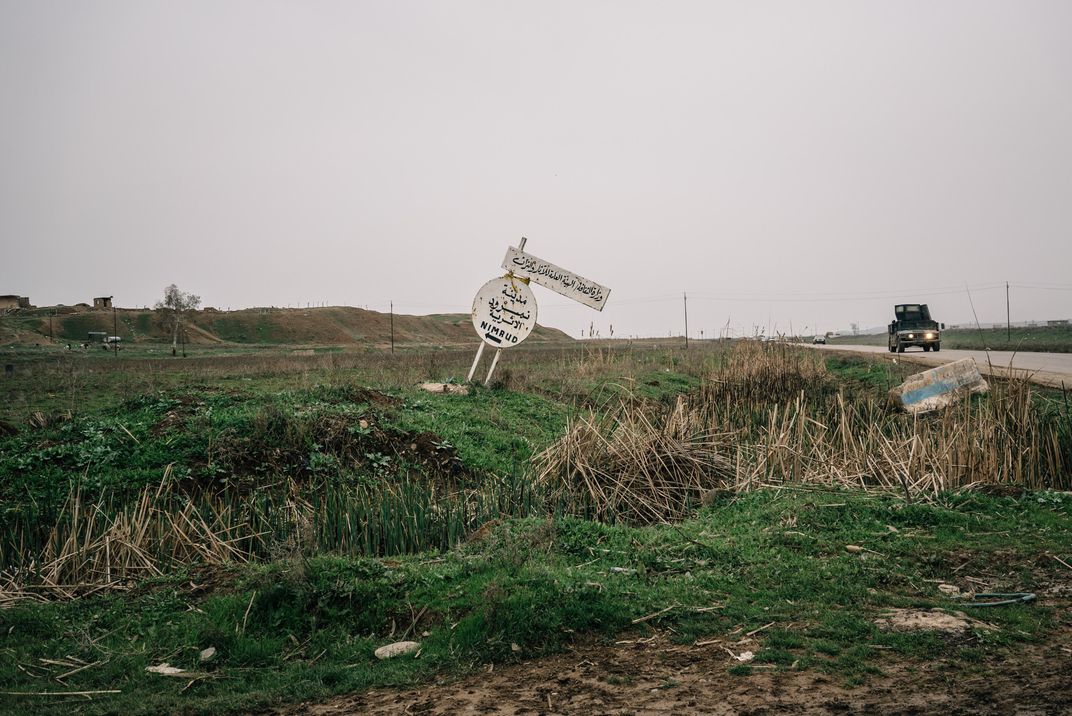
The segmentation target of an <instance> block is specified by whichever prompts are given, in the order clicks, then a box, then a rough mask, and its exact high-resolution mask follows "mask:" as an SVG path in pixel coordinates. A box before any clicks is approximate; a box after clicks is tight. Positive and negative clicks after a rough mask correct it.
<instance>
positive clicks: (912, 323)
mask: <svg viewBox="0 0 1072 716" xmlns="http://www.w3.org/2000/svg"><path fill="white" fill-rule="evenodd" d="M893 313H894V315H895V316H896V319H895V320H894V321H893V323H891V324H890V326H889V328H890V330H889V333H890V336H889V344H890V353H904V349H905V348H907V347H908V346H920V347H921V348H923V350H924V351H940V350H942V333H941V330H940V328H945V324H944V323H943V324H941V326H940V327H939V324H938V323H936V322H934V321H933V320H931V311H930V309H929V308H927V304H925V303H902V304H900V305H899V306H894V307H893Z"/></svg>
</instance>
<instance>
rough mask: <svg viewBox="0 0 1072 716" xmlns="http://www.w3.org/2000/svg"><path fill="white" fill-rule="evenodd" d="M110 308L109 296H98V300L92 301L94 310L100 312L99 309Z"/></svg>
mask: <svg viewBox="0 0 1072 716" xmlns="http://www.w3.org/2000/svg"><path fill="white" fill-rule="evenodd" d="M111 307H112V297H111V296H100V297H99V298H94V299H93V308H94V309H97V310H100V309H104V308H111Z"/></svg>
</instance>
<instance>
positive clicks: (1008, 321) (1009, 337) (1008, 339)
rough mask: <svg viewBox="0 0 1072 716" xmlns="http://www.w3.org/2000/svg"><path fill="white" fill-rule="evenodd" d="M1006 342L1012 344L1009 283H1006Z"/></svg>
mask: <svg viewBox="0 0 1072 716" xmlns="http://www.w3.org/2000/svg"><path fill="white" fill-rule="evenodd" d="M1005 342H1006V343H1011V342H1012V315H1011V314H1010V313H1009V282H1008V281H1006V282H1005Z"/></svg>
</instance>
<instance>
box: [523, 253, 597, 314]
mask: <svg viewBox="0 0 1072 716" xmlns="http://www.w3.org/2000/svg"><path fill="white" fill-rule="evenodd" d="M502 267H503V268H504V269H506V270H507V271H512V272H513V273H514V275H515V276H521V277H523V278H527V279H529V280H531V281H533V282H535V283H538V284H540V285H541V286H543V287H544V288H549V289H551V290H552V291H554V292H556V293H561V294H562V295H563V296H566V297H567V298H572V299H573V300H574V301H577V302H579V303H583V304H584V305H586V306H591V307H592V308H594V309H596V310H597V311H602V310H603V306H605V305H606V303H607V298H608V297H609V296H610V289H609V288H607V287H606V286H600V285H599V284H598V283H596V282H595V281H590V280H589V279H586V278H585V277H583V276H578V275H577V274H575V273H573V272H572V271H567V270H566V269H564V268H560V267H558V266H555V265H554V264H552V263H548V262H546V261H544V260H543V259H538V258H536V257H535V256H533V255H532V254H526V253H525V252H524V251H522V250H521V249H518V248H514V247H513V246H511V247H510V248H508V249H507V250H506V258H504V259H503V262H502Z"/></svg>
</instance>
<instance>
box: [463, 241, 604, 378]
mask: <svg viewBox="0 0 1072 716" xmlns="http://www.w3.org/2000/svg"><path fill="white" fill-rule="evenodd" d="M527 241H528V239H526V238H525V237H523V236H522V237H521V242H520V243H519V244H518V246H517V247H516V248H515V247H513V246H511V247H510V248H508V249H507V251H506V258H505V259H503V263H502V267H503V268H504V269H506V270H507V274H506V275H505V276H503V277H502V278H496V279H492V280H491V281H488V282H487V283H486V284H484V285H483V286H482V287H481V288H480V290H479V291H478V292H477V294H476V298H474V299H473V328H475V329H476V333H477V335H478V336H480V339H481V340H480V347H479V348H477V351H476V357H475V358H474V359H473V365H472V366H471V367H470V368H469V375H468V377H467V378H466V382H471V381H472V380H473V375H475V374H476V368H477V366H478V365H479V364H480V357H481V356H482V355H484V346H485V345H490V346H494V347H495V357H494V358H492V360H491V368H489V369H488V375H487V377H486V378H485V379H484V384H485V385H487V384H488V383H489V382H490V381H491V376H492V374H494V373H495V367H496V366H498V365H499V358H500V357H501V356H502V352H503V349H504V348H510V347H512V346H516V345H518V344H520V343H521V342H522V341H524V340H525V339H526V338H528V336H529V334H530V333H532V330H533V329H534V328H535V327H536V297H535V296H534V295H533V294H532V289H531V288H529V281H530V280H531V281H532V282H533V283H537V284H539V285H541V286H544V287H546V288H549V289H551V290H552V291H555V292H556V293H560V294H562V295H563V296H566V297H568V298H572V299H573V300H574V301H577V302H579V303H583V304H584V305H586V306H591V307H592V308H595V309H597V310H600V311H602V310H603V306H604V305H606V303H607V298H608V297H609V296H610V289H609V288H607V287H606V286H601V285H600V284H598V283H596V282H595V281H592V280H589V279H586V278H584V277H583V276H579V275H577V274H575V273H573V272H571V271H567V270H566V269H563V268H560V267H558V266H555V265H554V264H551V263H548V262H546V261H544V260H543V259H538V258H536V257H535V256H532V255H531V254H526V253H525V251H524V249H525V242H527Z"/></svg>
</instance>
